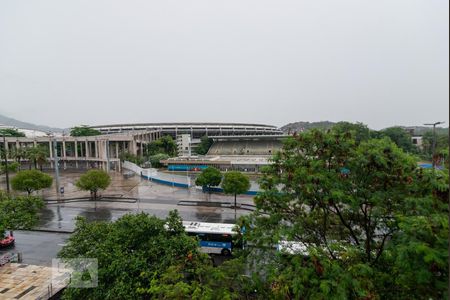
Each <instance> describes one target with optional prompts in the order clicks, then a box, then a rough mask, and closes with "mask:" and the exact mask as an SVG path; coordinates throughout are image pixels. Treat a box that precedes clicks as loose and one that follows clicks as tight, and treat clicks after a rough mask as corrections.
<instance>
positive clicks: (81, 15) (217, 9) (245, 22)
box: [0, 0, 449, 129]
mask: <svg viewBox="0 0 450 300" xmlns="http://www.w3.org/2000/svg"><path fill="white" fill-rule="evenodd" d="M448 6H449V1H448V0H423V1H414V0H367V1H364V0H340V1H338V0H322V1H321V0H294V1H286V0H273V1H266V0H227V1H216V0H177V1H173V0H159V1H155V0H142V1H137V0H126V1H125V0H122V1H119V0H105V1H100V0H86V1H81V0H73V1H62V0H53V1H51V0H39V1H35V0H28V1H19V0H9V1H8V0H0V104H1V105H0V113H2V114H5V115H7V116H9V117H13V118H16V119H20V120H22V121H28V122H33V123H38V124H44V125H50V126H59V127H70V126H73V125H77V124H92V125H94V124H97V125H98V124H108V123H121V122H162V121H165V122H182V121H197V122H201V121H217V122H257V123H264V124H273V125H279V126H280V125H284V124H286V123H289V122H295V121H321V120H331V121H339V120H347V121H361V122H364V123H366V124H368V125H369V126H370V127H371V128H375V129H379V128H383V127H387V126H391V125H396V124H401V125H420V124H422V123H424V122H431V121H446V124H447V126H448V119H449V118H448V115H449V114H448V111H449V85H448V80H449V76H448V75H449V53H448V52H449V47H448V46H449V31H448V28H449V27H448V26H449V14H448V13H449V7H448Z"/></svg>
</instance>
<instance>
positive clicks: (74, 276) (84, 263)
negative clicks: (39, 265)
mask: <svg viewBox="0 0 450 300" xmlns="http://www.w3.org/2000/svg"><path fill="white" fill-rule="evenodd" d="M52 267H53V270H52V285H53V286H57V285H65V286H67V287H70V288H95V287H97V286H98V260H97V259H96V258H70V259H59V258H55V259H53V260H52Z"/></svg>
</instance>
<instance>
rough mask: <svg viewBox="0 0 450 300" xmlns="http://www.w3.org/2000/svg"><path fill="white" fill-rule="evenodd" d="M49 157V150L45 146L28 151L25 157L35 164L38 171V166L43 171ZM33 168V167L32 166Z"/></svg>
mask: <svg viewBox="0 0 450 300" xmlns="http://www.w3.org/2000/svg"><path fill="white" fill-rule="evenodd" d="M48 156H49V153H48V149H47V148H46V147H43V146H36V147H31V148H28V149H26V151H25V157H26V158H28V159H29V160H30V162H32V163H33V165H34V168H35V169H37V168H38V165H39V168H40V169H41V171H42V166H43V165H44V164H45V163H46V162H47V157H48ZM30 168H31V165H30Z"/></svg>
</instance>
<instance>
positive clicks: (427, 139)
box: [422, 130, 449, 163]
mask: <svg viewBox="0 0 450 300" xmlns="http://www.w3.org/2000/svg"><path fill="white" fill-rule="evenodd" d="M436 131H437V130H436ZM422 138H423V150H422V153H423V155H424V158H425V159H429V160H431V159H432V155H433V147H432V145H433V131H431V130H430V131H426V132H425V133H424V135H423V137H422ZM448 145H449V141H448V134H445V133H442V132H439V131H437V133H436V155H437V157H435V159H436V161H437V162H438V163H439V162H441V161H442V160H444V159H447V158H448V156H446V155H445V154H446V153H447V152H448ZM446 151H447V152H446Z"/></svg>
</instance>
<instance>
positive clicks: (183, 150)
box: [177, 134, 192, 156]
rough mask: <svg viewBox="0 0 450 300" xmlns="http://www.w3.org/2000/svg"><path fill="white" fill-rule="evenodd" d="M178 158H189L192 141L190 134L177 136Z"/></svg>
mask: <svg viewBox="0 0 450 300" xmlns="http://www.w3.org/2000/svg"><path fill="white" fill-rule="evenodd" d="M177 146H178V156H191V154H192V151H191V147H192V140H191V135H190V134H180V135H178V136H177Z"/></svg>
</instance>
